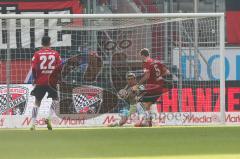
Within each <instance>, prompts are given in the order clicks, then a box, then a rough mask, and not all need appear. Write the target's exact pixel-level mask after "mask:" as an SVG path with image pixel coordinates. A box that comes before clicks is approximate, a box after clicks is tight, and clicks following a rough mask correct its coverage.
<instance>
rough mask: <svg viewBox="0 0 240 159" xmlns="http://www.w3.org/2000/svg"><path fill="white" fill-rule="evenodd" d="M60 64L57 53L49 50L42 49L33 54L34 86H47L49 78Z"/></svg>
mask: <svg viewBox="0 0 240 159" xmlns="http://www.w3.org/2000/svg"><path fill="white" fill-rule="evenodd" d="M60 64H61V57H60V55H59V53H58V52H57V51H55V50H52V49H50V48H42V49H41V50H39V51H37V52H35V53H34V56H33V58H32V70H33V72H35V75H34V76H35V84H37V85H49V81H48V79H49V76H50V74H51V73H52V72H53V70H54V69H55V68H56V67H57V66H58V65H60Z"/></svg>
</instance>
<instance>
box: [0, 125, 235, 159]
mask: <svg viewBox="0 0 240 159" xmlns="http://www.w3.org/2000/svg"><path fill="white" fill-rule="evenodd" d="M0 158H1V159H78V158H146V159H147V158H178V159H186V158H189V159H190V158H203V159H204V158H211V159H214V158H216V159H227V158H231V159H233V158H236V159H237V158H238V159H239V158H240V127H161V128H103V129H55V130H53V131H52V132H51V131H46V130H37V131H35V132H31V131H29V130H0Z"/></svg>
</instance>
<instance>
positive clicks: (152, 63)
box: [143, 58, 167, 95]
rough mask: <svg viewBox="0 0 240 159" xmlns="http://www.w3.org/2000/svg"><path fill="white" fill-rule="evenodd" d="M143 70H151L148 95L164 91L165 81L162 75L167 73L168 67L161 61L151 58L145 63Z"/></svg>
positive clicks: (146, 87)
mask: <svg viewBox="0 0 240 159" xmlns="http://www.w3.org/2000/svg"><path fill="white" fill-rule="evenodd" d="M143 71H144V73H145V72H149V73H150V77H149V79H148V80H147V83H146V85H145V89H146V90H147V92H148V95H158V94H159V95H160V94H161V93H163V87H162V86H163V84H164V81H163V79H162V76H163V75H165V74H166V73H167V68H166V66H165V65H163V64H162V63H161V62H160V61H158V60H154V59H152V58H149V59H148V60H147V61H146V62H144V63H143Z"/></svg>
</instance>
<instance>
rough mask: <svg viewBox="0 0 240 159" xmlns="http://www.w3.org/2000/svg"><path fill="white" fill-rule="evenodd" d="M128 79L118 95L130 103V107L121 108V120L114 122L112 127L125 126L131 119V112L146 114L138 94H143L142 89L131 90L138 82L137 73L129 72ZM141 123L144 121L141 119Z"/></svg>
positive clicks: (139, 114)
mask: <svg viewBox="0 0 240 159" xmlns="http://www.w3.org/2000/svg"><path fill="white" fill-rule="evenodd" d="M126 80H127V85H126V86H125V87H124V88H123V89H121V90H120V91H119V92H118V97H119V98H120V99H123V100H124V102H125V103H126V104H127V105H129V107H124V108H123V109H122V110H120V112H121V119H120V121H119V122H116V123H113V124H111V125H109V126H112V127H114V126H123V125H124V124H125V123H126V122H127V120H128V119H129V117H130V116H131V114H134V113H137V114H138V116H139V117H140V116H141V115H142V116H144V109H143V105H142V103H141V102H138V99H139V97H138V96H140V95H141V92H140V91H139V92H133V91H132V90H131V88H132V87H133V86H134V85H136V84H137V80H136V75H135V74H134V73H128V74H127V76H126ZM140 89H141V88H140ZM140 123H142V122H141V119H140ZM135 125H137V126H141V125H140V124H139V123H136V124H135Z"/></svg>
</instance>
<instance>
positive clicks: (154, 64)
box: [132, 48, 171, 126]
mask: <svg viewBox="0 0 240 159" xmlns="http://www.w3.org/2000/svg"><path fill="white" fill-rule="evenodd" d="M139 53H140V55H141V58H142V61H143V72H144V75H143V77H142V78H141V79H140V81H139V82H138V84H137V85H136V86H134V87H132V90H133V91H136V90H137V88H138V86H139V85H142V84H145V94H144V95H143V97H142V98H141V101H142V102H143V104H144V106H145V108H146V112H145V113H146V116H145V119H146V120H147V122H148V125H149V126H152V119H151V112H150V109H151V105H152V104H153V103H155V102H156V101H157V99H158V98H159V97H160V96H161V94H162V93H164V91H165V89H163V88H164V87H165V85H166V82H165V81H171V74H170V71H169V70H168V69H167V67H166V66H165V65H164V64H162V63H161V62H160V61H158V60H155V59H152V58H151V57H150V53H149V50H148V49H146V48H144V49H141V50H140V52H139Z"/></svg>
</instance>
